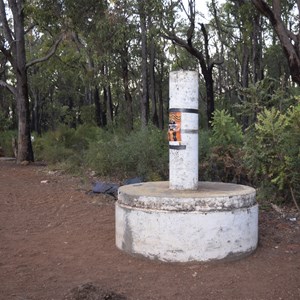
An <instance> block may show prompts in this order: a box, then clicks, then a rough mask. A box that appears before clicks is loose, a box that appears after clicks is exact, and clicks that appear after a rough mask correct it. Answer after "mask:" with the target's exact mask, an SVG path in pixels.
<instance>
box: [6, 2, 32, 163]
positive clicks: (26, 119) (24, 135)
mask: <svg viewBox="0 0 300 300" xmlns="http://www.w3.org/2000/svg"><path fill="white" fill-rule="evenodd" d="M9 4H10V7H11V10H12V14H13V18H14V33H15V41H14V45H15V47H14V54H15V57H16V60H15V66H14V72H15V75H16V89H17V95H16V96H17V111H18V156H17V162H18V163H21V162H22V161H34V156H33V150H32V144H31V132H30V110H29V98H28V80H27V69H26V51H25V31H24V8H23V1H18V2H17V1H16V0H9Z"/></svg>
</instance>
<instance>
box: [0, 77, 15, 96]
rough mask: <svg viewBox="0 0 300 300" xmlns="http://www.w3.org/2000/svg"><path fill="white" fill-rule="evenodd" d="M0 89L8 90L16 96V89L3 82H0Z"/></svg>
mask: <svg viewBox="0 0 300 300" xmlns="http://www.w3.org/2000/svg"><path fill="white" fill-rule="evenodd" d="M0 87H4V88H6V89H8V90H9V91H10V92H11V93H12V94H13V95H15V96H16V95H17V89H16V88H15V87H14V86H12V85H10V84H8V83H7V82H5V81H3V80H0Z"/></svg>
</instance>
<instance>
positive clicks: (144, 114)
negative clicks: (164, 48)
mask: <svg viewBox="0 0 300 300" xmlns="http://www.w3.org/2000/svg"><path fill="white" fill-rule="evenodd" d="M138 10H139V16H140V26H141V38H142V64H141V67H142V97H141V121H142V128H144V127H146V126H147V124H148V120H149V91H148V68H147V51H148V50H147V24H146V12H145V1H143V0H138Z"/></svg>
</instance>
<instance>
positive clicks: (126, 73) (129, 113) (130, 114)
mask: <svg viewBox="0 0 300 300" xmlns="http://www.w3.org/2000/svg"><path fill="white" fill-rule="evenodd" d="M122 52H123V53H122V55H121V59H122V77H123V86H124V94H125V95H124V96H125V103H126V118H127V122H126V123H125V129H126V131H127V132H130V131H132V130H133V107H132V96H131V94H130V90H129V71H128V56H129V55H128V48H127V47H126V46H125V47H124V49H123V51H122Z"/></svg>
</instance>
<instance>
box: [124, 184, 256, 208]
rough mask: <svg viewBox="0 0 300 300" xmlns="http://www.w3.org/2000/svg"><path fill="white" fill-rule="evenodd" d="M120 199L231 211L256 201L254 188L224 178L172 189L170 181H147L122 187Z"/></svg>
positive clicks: (147, 205) (143, 204)
mask: <svg viewBox="0 0 300 300" xmlns="http://www.w3.org/2000/svg"><path fill="white" fill-rule="evenodd" d="M118 203H120V204H122V205H126V206H130V207H136V208H143V209H155V210H167V211H203V212H207V211H222V210H226V211H231V210H232V209H235V208H247V207H251V206H253V205H254V204H255V203H256V199H255V189H253V188H251V187H249V186H245V185H238V184H230V183H222V182H199V183H198V189H197V190H179V191H178V190H170V189H169V183H168V182H167V181H158V182H145V183H140V184H132V185H127V186H123V187H121V188H119V192H118Z"/></svg>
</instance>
